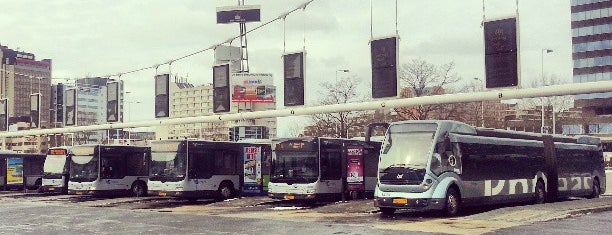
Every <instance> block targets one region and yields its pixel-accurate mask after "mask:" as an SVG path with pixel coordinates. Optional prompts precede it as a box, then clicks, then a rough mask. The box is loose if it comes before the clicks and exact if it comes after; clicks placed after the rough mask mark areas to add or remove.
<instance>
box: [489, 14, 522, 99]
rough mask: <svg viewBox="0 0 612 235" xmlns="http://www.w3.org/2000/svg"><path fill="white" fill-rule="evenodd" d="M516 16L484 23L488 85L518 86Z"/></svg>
mask: <svg viewBox="0 0 612 235" xmlns="http://www.w3.org/2000/svg"><path fill="white" fill-rule="evenodd" d="M516 26H517V24H516V18H508V19H501V20H493V21H487V22H485V23H484V42H485V70H486V87H487V88H500V87H512V86H518V83H519V73H518V56H519V55H518V43H517V28H516Z"/></svg>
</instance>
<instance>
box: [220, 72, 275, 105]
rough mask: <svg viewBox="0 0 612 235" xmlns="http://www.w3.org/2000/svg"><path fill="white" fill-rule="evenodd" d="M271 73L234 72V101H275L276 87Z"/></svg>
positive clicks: (231, 84)
mask: <svg viewBox="0 0 612 235" xmlns="http://www.w3.org/2000/svg"><path fill="white" fill-rule="evenodd" d="M273 82H274V81H273V79H272V74H270V73H233V74H232V75H231V79H230V86H231V91H232V94H231V95H232V102H251V103H273V102H274V101H275V96H276V87H275V86H274V84H273Z"/></svg>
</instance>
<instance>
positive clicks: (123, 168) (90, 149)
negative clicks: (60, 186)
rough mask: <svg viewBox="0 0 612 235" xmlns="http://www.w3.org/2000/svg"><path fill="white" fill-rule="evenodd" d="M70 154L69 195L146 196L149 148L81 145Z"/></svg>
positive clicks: (72, 149)
mask: <svg viewBox="0 0 612 235" xmlns="http://www.w3.org/2000/svg"><path fill="white" fill-rule="evenodd" d="M69 154H70V171H69V172H70V177H69V181H68V194H76V195H94V196H117V195H131V196H136V197H140V196H146V194H147V181H148V178H149V174H148V172H149V158H150V154H151V149H150V148H149V147H140V146H126V145H80V146H74V147H72V148H70V152H69Z"/></svg>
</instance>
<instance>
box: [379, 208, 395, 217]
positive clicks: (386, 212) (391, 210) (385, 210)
mask: <svg viewBox="0 0 612 235" xmlns="http://www.w3.org/2000/svg"><path fill="white" fill-rule="evenodd" d="M380 213H382V214H383V215H386V216H392V215H393V214H395V208H391V207H381V208H380Z"/></svg>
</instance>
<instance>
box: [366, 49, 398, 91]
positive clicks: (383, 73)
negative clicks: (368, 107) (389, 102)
mask: <svg viewBox="0 0 612 235" xmlns="http://www.w3.org/2000/svg"><path fill="white" fill-rule="evenodd" d="M397 42H398V40H397V37H389V38H383V39H377V40H372V41H370V53H371V54H370V55H371V62H372V98H387V97H396V96H397V93H398V92H397V90H398V79H397V54H398V53H397V50H398V47H397V45H398V43H397Z"/></svg>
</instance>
